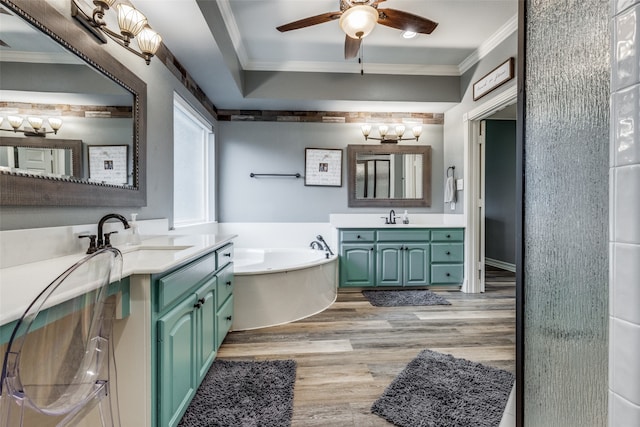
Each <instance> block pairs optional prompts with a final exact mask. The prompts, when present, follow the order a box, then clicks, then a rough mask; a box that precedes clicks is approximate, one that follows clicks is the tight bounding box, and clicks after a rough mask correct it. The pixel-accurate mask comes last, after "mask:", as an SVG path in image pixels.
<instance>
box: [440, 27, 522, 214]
mask: <svg viewBox="0 0 640 427" xmlns="http://www.w3.org/2000/svg"><path fill="white" fill-rule="evenodd" d="M510 57H514V58H516V63H517V61H518V36H517V33H516V32H514V33H513V34H512V35H511V36H509V37H507V38H506V39H505V40H504V41H503V42H502V43H500V44H499V45H498V46H496V47H495V49H493V50H492V51H491V52H489V53H488V54H487V55H486V56H485V57H484V58H482V59H481V60H480V61H479V62H478V63H477V64H476V65H474V66H473V67H472V68H471V69H469V70H468V71H467V72H465V73H464V75H463V76H462V78H461V80H460V92H461V93H462V94H463V96H462V101H461V102H460V104H458V105H456V106H455V107H453V108H451V109H450V110H448V111H447V112H446V113H445V115H444V147H445V150H444V164H445V165H447V166H452V165H454V166H455V167H456V177H457V178H462V177H463V176H464V131H465V130H464V127H463V125H462V124H463V115H464V114H466V113H468V112H469V111H471V110H473V109H474V108H477V107H478V106H480V105H482V104H483V103H484V102H487V101H488V100H490V99H491V98H493V97H495V96H496V95H498V94H500V93H502V92H504V91H505V90H506V89H508V88H510V87H513V86H514V85H515V84H516V79H512V80H510V81H509V82H507V83H505V84H504V85H502V86H500V87H499V88H497V89H496V90H494V91H493V92H491V93H489V94H487V95H485V96H484V97H482V98H480V99H479V100H478V101H474V100H473V83H475V82H476V81H478V80H479V79H481V78H482V77H483V76H485V75H486V74H487V73H489V72H490V71H491V70H493V69H494V68H495V67H497V66H498V65H500V64H502V63H503V62H504V61H506V60H507V59H508V58H510ZM468 186H469V183H465V188H468ZM463 197H464V192H459V193H458V200H459V201H460V202H461V201H462V198H463ZM463 207H464V203H457V204H456V209H455V211H450V210H449V209H447V213H463V211H464V209H463Z"/></svg>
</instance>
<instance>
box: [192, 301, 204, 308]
mask: <svg viewBox="0 0 640 427" xmlns="http://www.w3.org/2000/svg"><path fill="white" fill-rule="evenodd" d="M193 307H194V308H200V307H202V304H200V303H199V302H197V303H195V304H193Z"/></svg>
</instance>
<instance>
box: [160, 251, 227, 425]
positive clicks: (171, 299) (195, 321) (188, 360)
mask: <svg viewBox="0 0 640 427" xmlns="http://www.w3.org/2000/svg"><path fill="white" fill-rule="evenodd" d="M226 254H229V255H228V256H226ZM232 255H233V246H232V245H231V244H229V245H227V246H224V247H223V248H220V249H218V250H216V251H214V252H211V253H209V254H206V255H204V256H202V257H200V258H199V259H197V260H195V261H192V262H190V263H189V264H187V265H185V266H182V267H180V268H178V269H176V270H173V271H171V272H168V274H162V275H157V276H156V275H154V276H152V292H151V295H152V307H153V314H152V323H153V324H154V325H155V328H152V331H154V330H155V342H156V345H155V347H154V346H152V351H153V350H155V351H154V355H153V361H154V362H155V373H156V375H155V376H152V377H155V384H154V383H152V389H153V390H155V398H154V399H152V405H153V407H154V415H155V417H154V419H155V421H154V423H153V425H156V426H162V427H165V426H176V425H177V424H178V423H179V422H180V419H181V418H182V415H183V414H184V411H185V410H186V408H187V407H188V406H189V403H190V402H191V399H192V398H193V396H194V395H195V392H196V390H197V389H198V386H199V385H200V383H201V382H202V380H203V379H204V376H205V375H206V373H207V371H208V370H209V367H210V366H211V364H212V363H213V360H214V358H215V356H216V352H217V350H218V348H219V346H220V344H221V343H222V341H223V340H224V337H225V335H226V334H227V332H228V331H229V327H230V325H231V322H230V320H229V321H227V320H226V318H227V317H228V318H229V319H231V316H232V311H233V303H232V301H233V264H232V262H231V261H232ZM230 302H231V304H229V303H230Z"/></svg>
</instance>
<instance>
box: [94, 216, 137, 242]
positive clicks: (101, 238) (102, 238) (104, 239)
mask: <svg viewBox="0 0 640 427" xmlns="http://www.w3.org/2000/svg"><path fill="white" fill-rule="evenodd" d="M112 218H113V219H117V220H119V221H120V222H122V224H123V225H124V228H125V229H127V228H129V223H128V222H127V219H126V218H125V217H123V216H122V215H120V214H115V213H110V214H107V215H105V216H103V217H102V218H100V221H98V242H97V245H96V246H97V247H98V249H102V248H105V247H110V246H111V242H110V239H109V236H110V235H111V234H113V233H117V231H112V232H111V233H105V234H102V227H103V226H104V223H105V222H107V220H110V219H112Z"/></svg>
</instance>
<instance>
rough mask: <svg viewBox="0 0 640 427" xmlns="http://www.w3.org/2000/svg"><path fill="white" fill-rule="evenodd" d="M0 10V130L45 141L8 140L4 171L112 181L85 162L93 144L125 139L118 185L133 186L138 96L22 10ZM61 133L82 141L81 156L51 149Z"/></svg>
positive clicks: (0, 156) (1, 163)
mask: <svg viewBox="0 0 640 427" xmlns="http://www.w3.org/2000/svg"><path fill="white" fill-rule="evenodd" d="M0 9H2V12H3V13H0V41H1V42H0V60H1V61H2V62H1V64H0V66H1V67H2V73H0V129H1V131H0V134H1V135H2V136H3V137H12V138H14V139H22V138H24V139H36V140H40V145H41V146H40V147H38V146H34V145H33V144H29V145H28V146H26V147H23V146H21V144H14V145H13V146H9V145H6V144H3V146H2V151H1V152H0V168H2V171H3V173H8V174H16V175H18V174H25V173H27V174H29V175H39V176H45V177H55V178H56V179H58V180H59V179H62V180H66V179H69V180H73V181H76V182H77V181H82V182H86V183H90V182H96V183H109V184H112V182H108V181H104V180H103V179H102V178H101V177H103V176H104V175H105V174H104V171H98V170H96V169H95V168H94V170H93V171H91V170H90V168H89V167H88V165H89V164H90V161H91V159H90V153H91V152H92V150H90V149H89V148H88V147H90V146H91V147H93V146H98V147H108V146H114V145H119V146H122V145H123V144H126V145H127V149H126V153H127V156H128V158H127V159H126V161H124V162H122V161H121V162H120V163H121V164H124V165H126V172H125V174H126V179H124V180H122V179H120V180H119V186H122V187H130V186H134V185H135V182H136V180H135V176H134V171H135V165H134V161H133V155H134V153H135V150H134V141H135V135H134V131H135V120H134V114H133V107H134V95H133V94H132V93H131V92H129V91H128V90H126V89H125V88H124V87H122V86H120V85H119V84H117V83H115V82H114V81H113V80H111V79H110V78H108V77H107V76H105V75H104V74H102V73H101V72H99V71H97V70H96V69H95V68H93V67H92V66H91V65H89V64H87V63H85V62H83V61H82V60H81V59H80V57H78V56H77V55H75V54H74V53H72V52H70V51H68V50H67V49H65V48H64V47H63V46H62V45H60V44H58V43H57V42H56V41H54V40H53V39H52V38H50V37H49V36H48V35H46V34H44V33H42V32H41V31H40V30H38V29H36V28H35V27H33V26H31V25H30V24H29V23H27V22H26V21H25V20H23V19H22V18H21V17H19V16H17V15H14V14H13V13H12V12H11V11H8V10H6V9H4V8H2V7H0ZM70 76H72V77H71V78H70ZM56 127H57V129H56ZM59 140H79V141H81V147H80V148H79V150H80V153H78V154H79V155H78V156H73V155H72V152H71V149H70V148H52V145H55V144H53V142H52V141H59ZM100 152H104V150H101V151H100ZM74 157H75V159H76V160H75V164H74V160H73V159H74ZM104 164H109V163H108V162H106V163H104ZM92 174H94V175H95V174H99V176H96V177H92V176H91V175H92Z"/></svg>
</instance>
